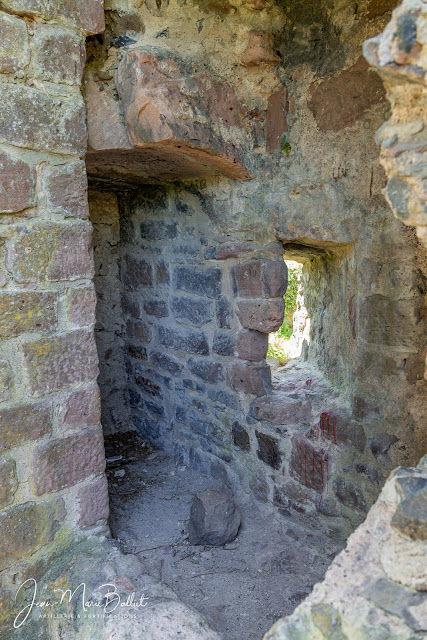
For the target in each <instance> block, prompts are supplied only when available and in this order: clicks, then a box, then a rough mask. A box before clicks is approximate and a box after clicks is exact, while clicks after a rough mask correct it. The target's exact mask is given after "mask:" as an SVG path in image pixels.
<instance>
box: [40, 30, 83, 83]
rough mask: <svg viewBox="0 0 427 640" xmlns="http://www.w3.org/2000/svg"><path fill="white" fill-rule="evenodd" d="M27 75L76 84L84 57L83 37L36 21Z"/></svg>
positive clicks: (79, 79)
mask: <svg viewBox="0 0 427 640" xmlns="http://www.w3.org/2000/svg"><path fill="white" fill-rule="evenodd" d="M33 46H34V54H33V58H32V61H31V75H32V76H33V77H35V78H39V79H40V80H44V81H47V82H55V83H62V82H63V83H65V84H77V85H79V84H80V82H81V79H82V75H83V68H84V63H85V58H86V52H85V48H84V40H83V38H81V37H80V36H79V35H77V34H75V33H73V32H72V31H67V30H65V29H64V27H62V26H61V27H59V26H56V25H50V24H40V23H39V24H37V28H36V32H35V34H34V36H33Z"/></svg>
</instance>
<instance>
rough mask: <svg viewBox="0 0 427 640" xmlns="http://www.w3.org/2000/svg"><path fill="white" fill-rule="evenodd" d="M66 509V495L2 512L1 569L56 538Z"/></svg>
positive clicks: (0, 532)
mask: <svg viewBox="0 0 427 640" xmlns="http://www.w3.org/2000/svg"><path fill="white" fill-rule="evenodd" d="M65 516H66V511H65V507H64V501H63V500H62V498H55V499H53V500H49V501H43V502H39V503H36V502H26V503H25V504H20V505H18V506H15V507H10V509H6V510H5V511H2V512H1V513H0V540H1V546H0V571H2V570H3V569H6V568H7V567H12V566H13V565H16V564H17V563H18V562H19V560H21V559H23V558H28V556H29V555H31V554H32V553H34V552H35V551H36V550H37V549H39V548H40V547H42V546H43V545H45V544H47V543H48V542H51V541H52V540H53V539H54V536H55V532H56V531H57V530H58V528H59V525H60V524H61V522H63V521H64V518H65Z"/></svg>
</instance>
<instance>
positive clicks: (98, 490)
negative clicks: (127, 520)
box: [79, 476, 110, 529]
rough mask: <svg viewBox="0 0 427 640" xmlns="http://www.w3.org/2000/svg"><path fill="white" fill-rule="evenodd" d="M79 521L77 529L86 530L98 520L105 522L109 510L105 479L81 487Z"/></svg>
mask: <svg viewBox="0 0 427 640" xmlns="http://www.w3.org/2000/svg"><path fill="white" fill-rule="evenodd" d="M79 505H80V519H79V527H80V528H81V529H87V528H88V527H92V526H93V525H95V524H96V523H97V522H98V521H99V520H107V519H108V516H109V513H110V508H109V501H108V483H107V478H106V477H105V476H103V477H102V478H98V480H95V482H92V483H91V484H88V485H86V486H85V487H82V488H81V489H80V491H79Z"/></svg>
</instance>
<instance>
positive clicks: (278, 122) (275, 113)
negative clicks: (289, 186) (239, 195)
mask: <svg viewBox="0 0 427 640" xmlns="http://www.w3.org/2000/svg"><path fill="white" fill-rule="evenodd" d="M287 101H288V92H287V90H286V89H285V88H283V89H280V90H279V91H277V92H276V93H273V94H272V95H271V96H269V98H268V103H267V117H266V120H265V146H266V149H267V153H273V151H277V150H278V149H280V147H281V144H282V142H281V141H282V138H283V134H284V133H285V132H286V131H287V130H288V121H287V118H286V114H287V110H288V108H287ZM282 254H283V248H282Z"/></svg>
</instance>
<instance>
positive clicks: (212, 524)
mask: <svg viewBox="0 0 427 640" xmlns="http://www.w3.org/2000/svg"><path fill="white" fill-rule="evenodd" d="M240 522H241V518H240V512H239V509H238V508H237V505H236V504H235V502H234V500H233V498H232V497H231V495H230V493H229V492H228V491H215V490H213V489H207V490H206V491H202V492H201V493H198V494H197V495H196V496H195V497H194V499H193V502H192V504H191V513H190V521H189V523H188V533H189V541H190V544H195V545H209V546H214V547H220V546H221V545H223V544H227V543H228V542H232V541H233V540H234V539H235V538H236V536H237V533H238V531H239V527H240Z"/></svg>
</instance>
